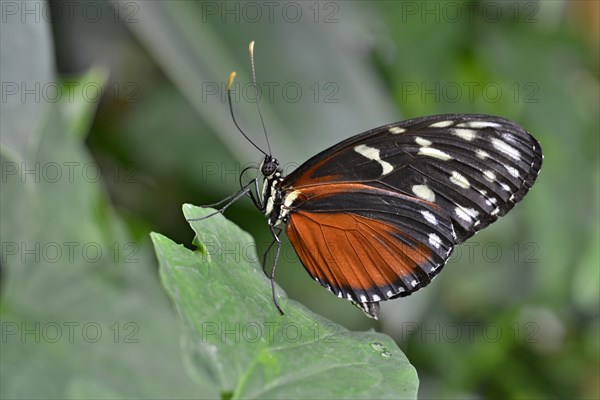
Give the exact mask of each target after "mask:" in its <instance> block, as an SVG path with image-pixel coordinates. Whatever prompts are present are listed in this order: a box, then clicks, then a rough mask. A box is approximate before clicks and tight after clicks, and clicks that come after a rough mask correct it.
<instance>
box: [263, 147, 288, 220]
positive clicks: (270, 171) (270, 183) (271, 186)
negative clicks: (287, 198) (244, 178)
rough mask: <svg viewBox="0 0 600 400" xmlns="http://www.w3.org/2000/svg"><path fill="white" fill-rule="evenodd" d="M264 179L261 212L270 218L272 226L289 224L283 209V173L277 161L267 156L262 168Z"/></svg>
mask: <svg viewBox="0 0 600 400" xmlns="http://www.w3.org/2000/svg"><path fill="white" fill-rule="evenodd" d="M260 172H261V174H262V175H263V177H264V180H263V185H262V193H261V196H260V198H261V205H262V206H261V211H262V212H263V213H264V214H265V215H266V216H267V217H268V223H269V225H271V226H277V225H279V224H281V223H284V224H285V223H287V211H286V210H284V208H283V197H284V195H283V190H282V188H281V184H282V182H283V179H284V177H283V171H282V169H281V168H280V167H279V162H278V161H277V159H275V158H273V157H270V156H266V157H265V159H264V160H263V162H262V164H261V166H260Z"/></svg>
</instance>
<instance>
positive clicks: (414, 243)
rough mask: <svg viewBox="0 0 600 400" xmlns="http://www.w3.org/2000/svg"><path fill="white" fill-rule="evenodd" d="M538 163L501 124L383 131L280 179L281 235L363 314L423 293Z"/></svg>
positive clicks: (512, 127)
mask: <svg viewBox="0 0 600 400" xmlns="http://www.w3.org/2000/svg"><path fill="white" fill-rule="evenodd" d="M541 164H542V153H541V147H540V145H539V143H538V142H537V141H536V140H535V139H534V138H533V137H532V136H531V135H529V134H528V133H527V131H525V130H524V129H523V128H521V127H520V126H519V125H517V124H515V123H513V122H511V121H508V120H506V119H503V118H499V117H492V116H487V115H469V114H466V115H465V114H460V115H438V116H432V117H425V118H417V119H412V120H408V121H404V122H400V123H395V124H390V125H385V126H382V127H379V128H376V129H374V130H371V131H368V132H365V133H362V134H360V135H357V136H354V137H351V138H349V139H347V140H345V141H343V142H341V143H339V144H337V145H335V146H333V147H331V148H329V149H327V150H325V151H323V152H321V153H320V154H318V155H316V156H315V157H313V158H311V159H310V160H308V161H307V162H306V163H305V164H303V165H302V166H300V167H299V168H298V169H297V170H296V171H294V172H292V173H291V174H290V175H288V176H287V177H286V178H285V179H284V181H283V182H282V189H283V190H284V196H285V201H284V206H286V207H288V209H289V211H288V212H289V222H288V225H287V228H286V232H287V234H288V236H289V237H290V241H291V242H292V244H293V246H294V248H295V250H296V252H297V253H298V256H299V258H300V260H301V261H302V263H303V265H304V266H305V268H306V269H307V271H308V272H309V274H311V276H313V277H314V278H315V279H317V280H318V281H319V282H320V283H321V284H322V285H323V286H325V287H327V288H329V289H330V290H331V291H332V292H334V293H335V294H337V295H338V296H341V297H345V298H348V299H351V300H352V301H354V302H356V303H360V304H363V308H365V307H364V306H366V304H365V303H373V302H377V301H379V300H386V299H389V298H393V297H398V296H404V295H408V294H410V293H412V292H413V291H415V290H417V289H419V288H421V287H423V286H425V285H427V283H429V281H430V280H431V278H432V277H433V276H434V275H435V274H436V273H437V272H439V270H440V269H441V267H442V266H443V264H444V263H445V261H446V260H447V259H448V257H449V255H450V252H451V250H452V247H453V246H454V245H456V244H459V243H462V242H463V241H465V240H466V239H467V238H469V237H470V236H472V235H473V234H475V233H476V232H477V231H479V230H480V229H483V228H484V227H486V226H487V225H489V224H490V223H492V222H494V221H495V220H496V219H497V218H498V217H499V216H502V215H504V214H506V213H507V212H508V211H509V210H510V209H511V208H512V207H513V206H514V205H515V204H516V203H517V202H518V201H519V200H521V199H522V198H523V196H524V195H525V194H526V193H527V191H528V190H529V188H530V187H531V186H532V185H533V183H534V181H535V179H536V177H537V175H538V172H539V170H540V167H541ZM365 300H366V301H365Z"/></svg>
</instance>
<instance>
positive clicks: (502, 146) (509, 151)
mask: <svg viewBox="0 0 600 400" xmlns="http://www.w3.org/2000/svg"><path fill="white" fill-rule="evenodd" d="M492 146H494V147H495V148H496V150H498V151H501V152H502V153H504V154H506V155H508V156H510V157H512V158H514V159H515V160H520V159H521V153H520V152H519V150H517V149H515V148H514V147H512V146H510V145H508V144H507V143H506V142H503V141H502V140H500V139H495V138H494V139H492Z"/></svg>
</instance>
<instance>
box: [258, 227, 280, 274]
mask: <svg viewBox="0 0 600 400" xmlns="http://www.w3.org/2000/svg"><path fill="white" fill-rule="evenodd" d="M275 229H276V230H277V231H278V232H277V235H279V234H280V233H281V228H275ZM275 243H277V239H275V238H273V241H272V242H271V244H270V245H269V247H267V249H266V250H265V252H264V254H263V260H262V269H263V272H264V273H265V275H267V256H268V255H269V253H270V252H271V249H272V248H273V246H274V245H275ZM267 276H269V275H267Z"/></svg>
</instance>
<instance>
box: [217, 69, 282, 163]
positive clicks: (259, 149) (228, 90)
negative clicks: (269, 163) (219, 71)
mask: <svg viewBox="0 0 600 400" xmlns="http://www.w3.org/2000/svg"><path fill="white" fill-rule="evenodd" d="M235 75H236V73H235V71H232V72H231V73H230V74H229V80H228V81H227V100H228V102H229V112H230V113H231V119H232V120H233V123H234V124H235V127H236V128H237V129H238V131H240V133H241V134H242V135H243V136H244V137H245V138H246V140H247V141H249V142H250V143H251V144H252V146H254V147H256V148H257V149H258V151H260V152H261V153H263V154H264V155H265V156H266V155H270V154H271V149H270V148H269V154H267V153H265V152H264V151H263V150H262V149H261V148H260V147H258V146H257V145H256V143H254V142H253V141H252V140H250V138H249V137H248V135H246V134H245V133H244V131H243V130H242V128H240V126H239V125H238V123H237V121H236V120H235V115H233V102H232V101H231V85H233V80H234V79H235ZM261 119H262V117H261ZM263 126H264V124H263ZM267 143H268V142H267Z"/></svg>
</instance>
